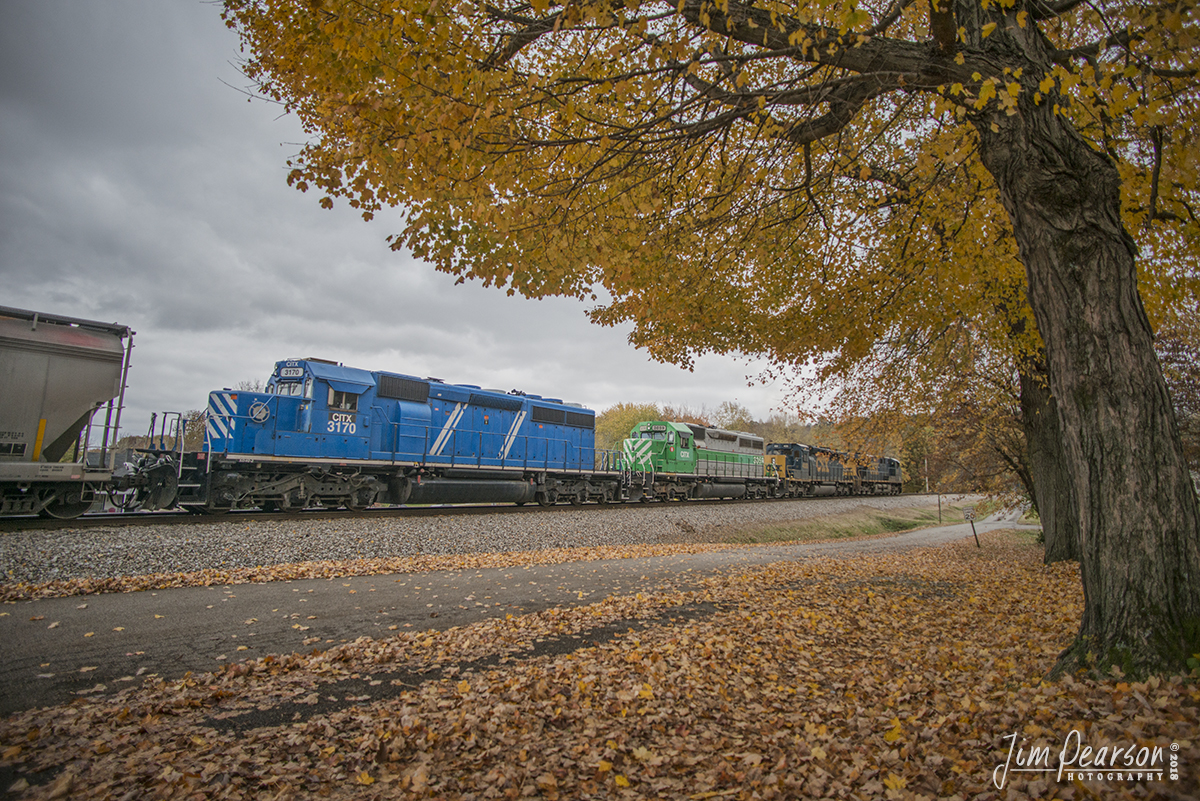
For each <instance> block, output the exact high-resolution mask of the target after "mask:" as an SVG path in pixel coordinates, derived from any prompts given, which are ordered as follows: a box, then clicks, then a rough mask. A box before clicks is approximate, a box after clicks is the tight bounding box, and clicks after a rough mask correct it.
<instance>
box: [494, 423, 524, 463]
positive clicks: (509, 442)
mask: <svg viewBox="0 0 1200 801" xmlns="http://www.w3.org/2000/svg"><path fill="white" fill-rule="evenodd" d="M523 422H525V412H524V411H522V412H521V413H520V414H518V415H517V419H516V420H513V424H512V428H510V429H508V436H506V437H505V438H504V450H502V451H500V458H501V460H503V459H507V458H508V452H509V450H511V449H512V446H513V443H514V442H516V441H517V431H519V430H520V429H521V423H523Z"/></svg>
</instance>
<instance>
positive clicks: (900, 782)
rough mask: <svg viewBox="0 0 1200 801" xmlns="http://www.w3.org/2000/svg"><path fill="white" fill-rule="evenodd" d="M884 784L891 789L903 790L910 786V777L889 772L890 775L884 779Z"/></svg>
mask: <svg viewBox="0 0 1200 801" xmlns="http://www.w3.org/2000/svg"><path fill="white" fill-rule="evenodd" d="M883 784H884V786H885V787H887V788H888V789H889V790H903V789H904V788H905V787H907V786H908V779H906V778H904V777H903V776H897V775H896V774H895V773H889V774H888V777H887V778H886V779H884V780H883Z"/></svg>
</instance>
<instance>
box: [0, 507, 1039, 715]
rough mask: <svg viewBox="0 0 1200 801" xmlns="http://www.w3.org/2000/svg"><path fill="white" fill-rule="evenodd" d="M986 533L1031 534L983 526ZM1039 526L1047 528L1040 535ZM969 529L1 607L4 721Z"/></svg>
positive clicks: (992, 521)
mask: <svg viewBox="0 0 1200 801" xmlns="http://www.w3.org/2000/svg"><path fill="white" fill-rule="evenodd" d="M975 526H976V529H977V530H978V531H979V532H980V533H983V532H986V531H992V530H996V529H1001V528H1014V527H1018V526H1017V525H1016V524H1015V523H1014V521H1013V520H1011V519H997V518H989V519H988V520H986V521H981V522H976V524H975ZM1031 528H1036V526H1034V527H1031ZM970 536H971V527H970V525H969V524H958V525H949V526H940V527H934V528H926V529H920V530H917V531H910V532H905V533H902V534H898V535H896V536H894V537H886V538H879V539H870V540H856V541H844V542H835V543H821V544H799V545H773V546H747V547H744V548H734V549H729V550H724V551H716V552H711V553H699V554H680V555H675V556H658V557H647V558H640V559H611V560H602V561H592V562H571V563H566V564H556V565H530V566H526V567H516V568H514V567H507V568H489V569H467V570H452V571H437V572H432V573H401V574H391V575H376V576H359V577H351V578H335V579H307V580H296V581H279V582H270V583H265V584H238V585H229V586H212V587H190V588H180V589H170V590H156V591H145V592H133V593H112V594H106V595H88V596H74V597H70V598H50V599H43V600H37V601H21V602H17V603H15V604H12V603H9V604H4V605H3V606H0V643H2V645H0V650H2V657H0V714H3V715H9V714H12V713H14V712H18V711H21V710H25V709H31V708H34V707H41V706H51V705H57V704H62V703H66V702H69V701H71V700H73V699H76V698H79V697H81V696H84V695H89V694H96V693H111V692H115V691H118V690H120V689H123V688H125V687H128V686H130V684H131V683H133V682H139V681H142V680H144V679H145V678H146V677H148V676H156V675H157V676H159V677H162V678H166V679H171V678H178V677H181V676H183V675H184V674H185V673H186V672H188V671H192V672H196V673H200V672H207V671H211V670H214V669H216V668H218V667H219V666H220V665H222V664H224V663H228V662H238V661H242V660H245V659H250V658H258V657H262V656H266V655H267V654H290V653H295V652H303V653H307V652H309V651H312V650H314V649H323V648H328V647H330V646H332V645H335V644H338V643H343V642H350V641H353V640H355V639H357V638H359V637H363V636H367V637H386V636H388V635H389V633H390V632H391V631H396V630H402V629H403V630H411V629H418V630H419V629H439V630H443V629H448V628H451V627H453V626H463V625H468V624H470V623H474V622H476V621H479V620H483V619H486V618H489V617H496V616H502V615H507V614H513V615H519V614H528V613H531V612H536V611H539V610H542V609H546V608H549V607H554V606H576V605H580V604H591V603H595V602H597V601H600V600H603V599H604V598H606V597H608V596H610V595H629V594H632V593H635V592H640V591H646V590H653V589H655V588H657V587H660V586H662V585H664V584H668V583H669V584H670V585H672V586H674V587H676V588H679V589H686V588H688V587H689V586H691V585H693V584H694V583H696V582H698V581H699V580H700V579H702V578H705V577H708V576H711V575H713V574H715V573H718V572H728V571H737V570H740V569H745V568H749V567H754V566H758V565H764V564H769V563H772V562H777V561H782V560H796V559H808V558H813V557H820V556H836V555H854V554H870V553H880V552H886V551H900V550H907V549H910V548H919V547H926V546H931V545H941V544H945V543H948V542H952V541H954V540H958V539H962V538H964V537H970Z"/></svg>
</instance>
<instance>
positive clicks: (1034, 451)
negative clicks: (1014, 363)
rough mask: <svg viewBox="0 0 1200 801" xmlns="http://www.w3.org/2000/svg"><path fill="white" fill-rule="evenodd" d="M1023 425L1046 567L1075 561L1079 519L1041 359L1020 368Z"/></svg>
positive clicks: (1076, 557)
mask: <svg viewBox="0 0 1200 801" xmlns="http://www.w3.org/2000/svg"><path fill="white" fill-rule="evenodd" d="M1019 374H1020V382H1021V424H1022V427H1023V428H1024V430H1025V449H1026V453H1027V459H1028V462H1029V476H1030V484H1031V485H1032V495H1033V503H1034V506H1035V507H1036V508H1037V511H1038V516H1039V517H1040V518H1041V520H1042V535H1043V538H1044V539H1045V541H1046V564H1052V563H1054V562H1063V561H1068V560H1071V561H1076V562H1077V561H1079V514H1078V511H1077V508H1076V507H1077V504H1076V502H1075V498H1074V496H1073V495H1072V494H1071V481H1070V477H1069V476H1068V473H1067V467H1066V454H1064V453H1063V441H1062V430H1061V429H1060V428H1059V423H1058V404H1057V403H1055V401H1054V396H1053V395H1051V394H1050V387H1049V386H1048V383H1047V382H1048V376H1047V375H1046V364H1045V361H1044V359H1029V360H1027V361H1026V362H1025V363H1024V364H1023V365H1021V370H1020V372H1019Z"/></svg>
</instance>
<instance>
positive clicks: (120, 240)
mask: <svg viewBox="0 0 1200 801" xmlns="http://www.w3.org/2000/svg"><path fill="white" fill-rule="evenodd" d="M0 10H2V17H0V19H3V25H0V305H8V306H18V307H24V308H32V309H36V310H39V311H45V312H53V313H59V314H67V315H72V316H77V317H84V318H91V319H100V320H105V321H112V322H120V323H123V324H126V325H130V326H132V327H133V328H134V329H136V330H137V332H138V334H137V337H136V339H135V342H136V348H135V351H134V354H135V355H134V361H133V364H134V367H133V370H132V372H131V385H130V392H129V394H128V396H127V404H128V407H129V408H128V411H127V413H126V416H125V426H124V427H125V428H126V429H127V430H128V429H135V430H136V429H139V428H142V427H144V426H145V422H146V420H148V418H149V414H150V413H151V412H152V411H156V410H163V409H176V410H184V409H192V408H199V407H201V406H203V405H204V403H205V399H206V397H207V393H208V391H210V390H212V389H218V388H221V387H223V386H233V385H236V384H237V383H238V382H241V381H245V380H254V379H258V380H264V379H265V377H266V376H267V374H268V373H269V371H270V369H271V367H272V365H273V363H274V362H275V361H277V360H279V359H284V358H289V357H296V356H320V357H323V358H329V359H334V360H338V361H342V362H345V363H347V364H352V365H355V366H358V367H364V368H367V369H388V370H395V371H398V372H405V373H410V374H417V375H433V376H437V377H440V378H444V379H446V380H448V381H455V382H463V383H474V384H482V385H486V386H490V387H498V388H505V389H509V388H521V389H525V390H527V391H530V392H536V393H538V394H545V395H551V396H554V397H563V398H567V399H569V400H572V401H575V402H579V403H584V404H586V405H589V406H591V407H593V408H596V409H603V408H605V407H607V406H610V405H612V404H614V403H617V402H620V401H632V402H649V401H659V402H668V403H686V404H690V405H692V406H701V405H707V406H709V407H715V406H716V405H718V404H719V403H720V402H721V401H724V400H737V401H739V402H741V403H743V404H744V405H746V406H747V407H749V408H750V410H751V411H752V412H754V413H755V414H756V415H758V416H765V415H767V414H769V413H770V412H771V411H772V409H773V408H774V407H775V406H778V405H779V404H781V403H782V402H783V401H784V396H783V391H782V390H781V389H778V388H774V387H770V386H767V387H760V386H754V387H749V386H747V381H746V376H747V375H748V374H755V373H757V372H759V371H760V370H761V369H762V366H763V365H762V364H761V363H758V362H746V361H745V360H738V359H733V358H722V357H713V356H709V357H704V358H702V359H700V360H699V361H698V363H697V368H696V370H695V372H687V371H685V370H681V369H679V368H677V367H674V366H671V365H662V364H657V363H654V362H652V361H650V360H649V359H648V358H647V356H646V355H645V354H644V353H642V352H640V351H637V350H636V349H634V348H633V347H632V346H630V345H629V344H628V342H627V335H628V330H627V329H609V328H601V327H598V326H594V325H591V324H589V323H588V321H587V318H586V316H585V312H586V310H587V306H586V305H584V304H581V303H579V302H577V301H574V300H569V299H561V298H560V299H549V300H542V301H529V300H524V299H521V298H514V297H508V296H506V295H505V294H504V292H503V291H499V290H496V289H487V288H484V287H482V286H479V285H473V284H470V283H468V284H464V285H458V286H456V285H455V284H454V278H453V277H451V276H447V275H442V274H439V273H437V272H436V271H434V269H433V268H432V267H431V266H429V265H428V264H425V263H423V262H420V261H418V260H415V259H413V258H412V257H411V256H410V255H408V254H405V253H395V252H392V251H390V250H389V249H388V247H387V242H386V237H387V235H388V234H389V233H392V232H394V231H395V230H397V229H398V228H399V225H400V212H399V211H393V212H391V213H385V214H381V215H379V217H378V218H377V219H376V220H375V221H373V222H371V223H365V222H363V221H362V219H361V218H360V217H359V216H358V215H357V214H356V213H355V212H354V211H353V210H351V209H349V208H346V207H345V206H339V207H337V208H335V209H334V210H333V211H325V210H322V209H320V208H319V207H318V205H317V198H316V197H314V196H313V195H312V194H311V193H310V194H308V195H304V194H301V193H299V192H297V191H295V190H293V189H291V188H289V187H288V186H287V184H286V173H287V168H286V162H287V159H288V157H289V156H290V155H292V154H294V153H295V152H297V151H298V150H299V148H300V146H301V144H300V143H301V142H302V141H303V140H304V133H303V131H302V130H301V128H300V126H299V124H298V123H297V121H296V120H294V119H292V118H289V117H287V116H285V115H283V114H282V112H281V110H280V109H279V107H278V106H275V105H273V104H270V103H268V102H266V101H263V100H254V101H252V102H248V94H247V93H246V92H245V87H246V85H247V82H246V80H245V78H244V76H242V75H241V74H240V73H239V71H238V68H237V62H238V58H239V53H238V40H237V36H236V34H235V33H234V32H232V31H230V30H228V29H227V28H226V27H225V26H224V23H223V22H222V21H221V18H220V4H219V3H215V2H204V1H202V0H105V2H102V3H98V2H86V3H85V2H75V1H74V0H0Z"/></svg>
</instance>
